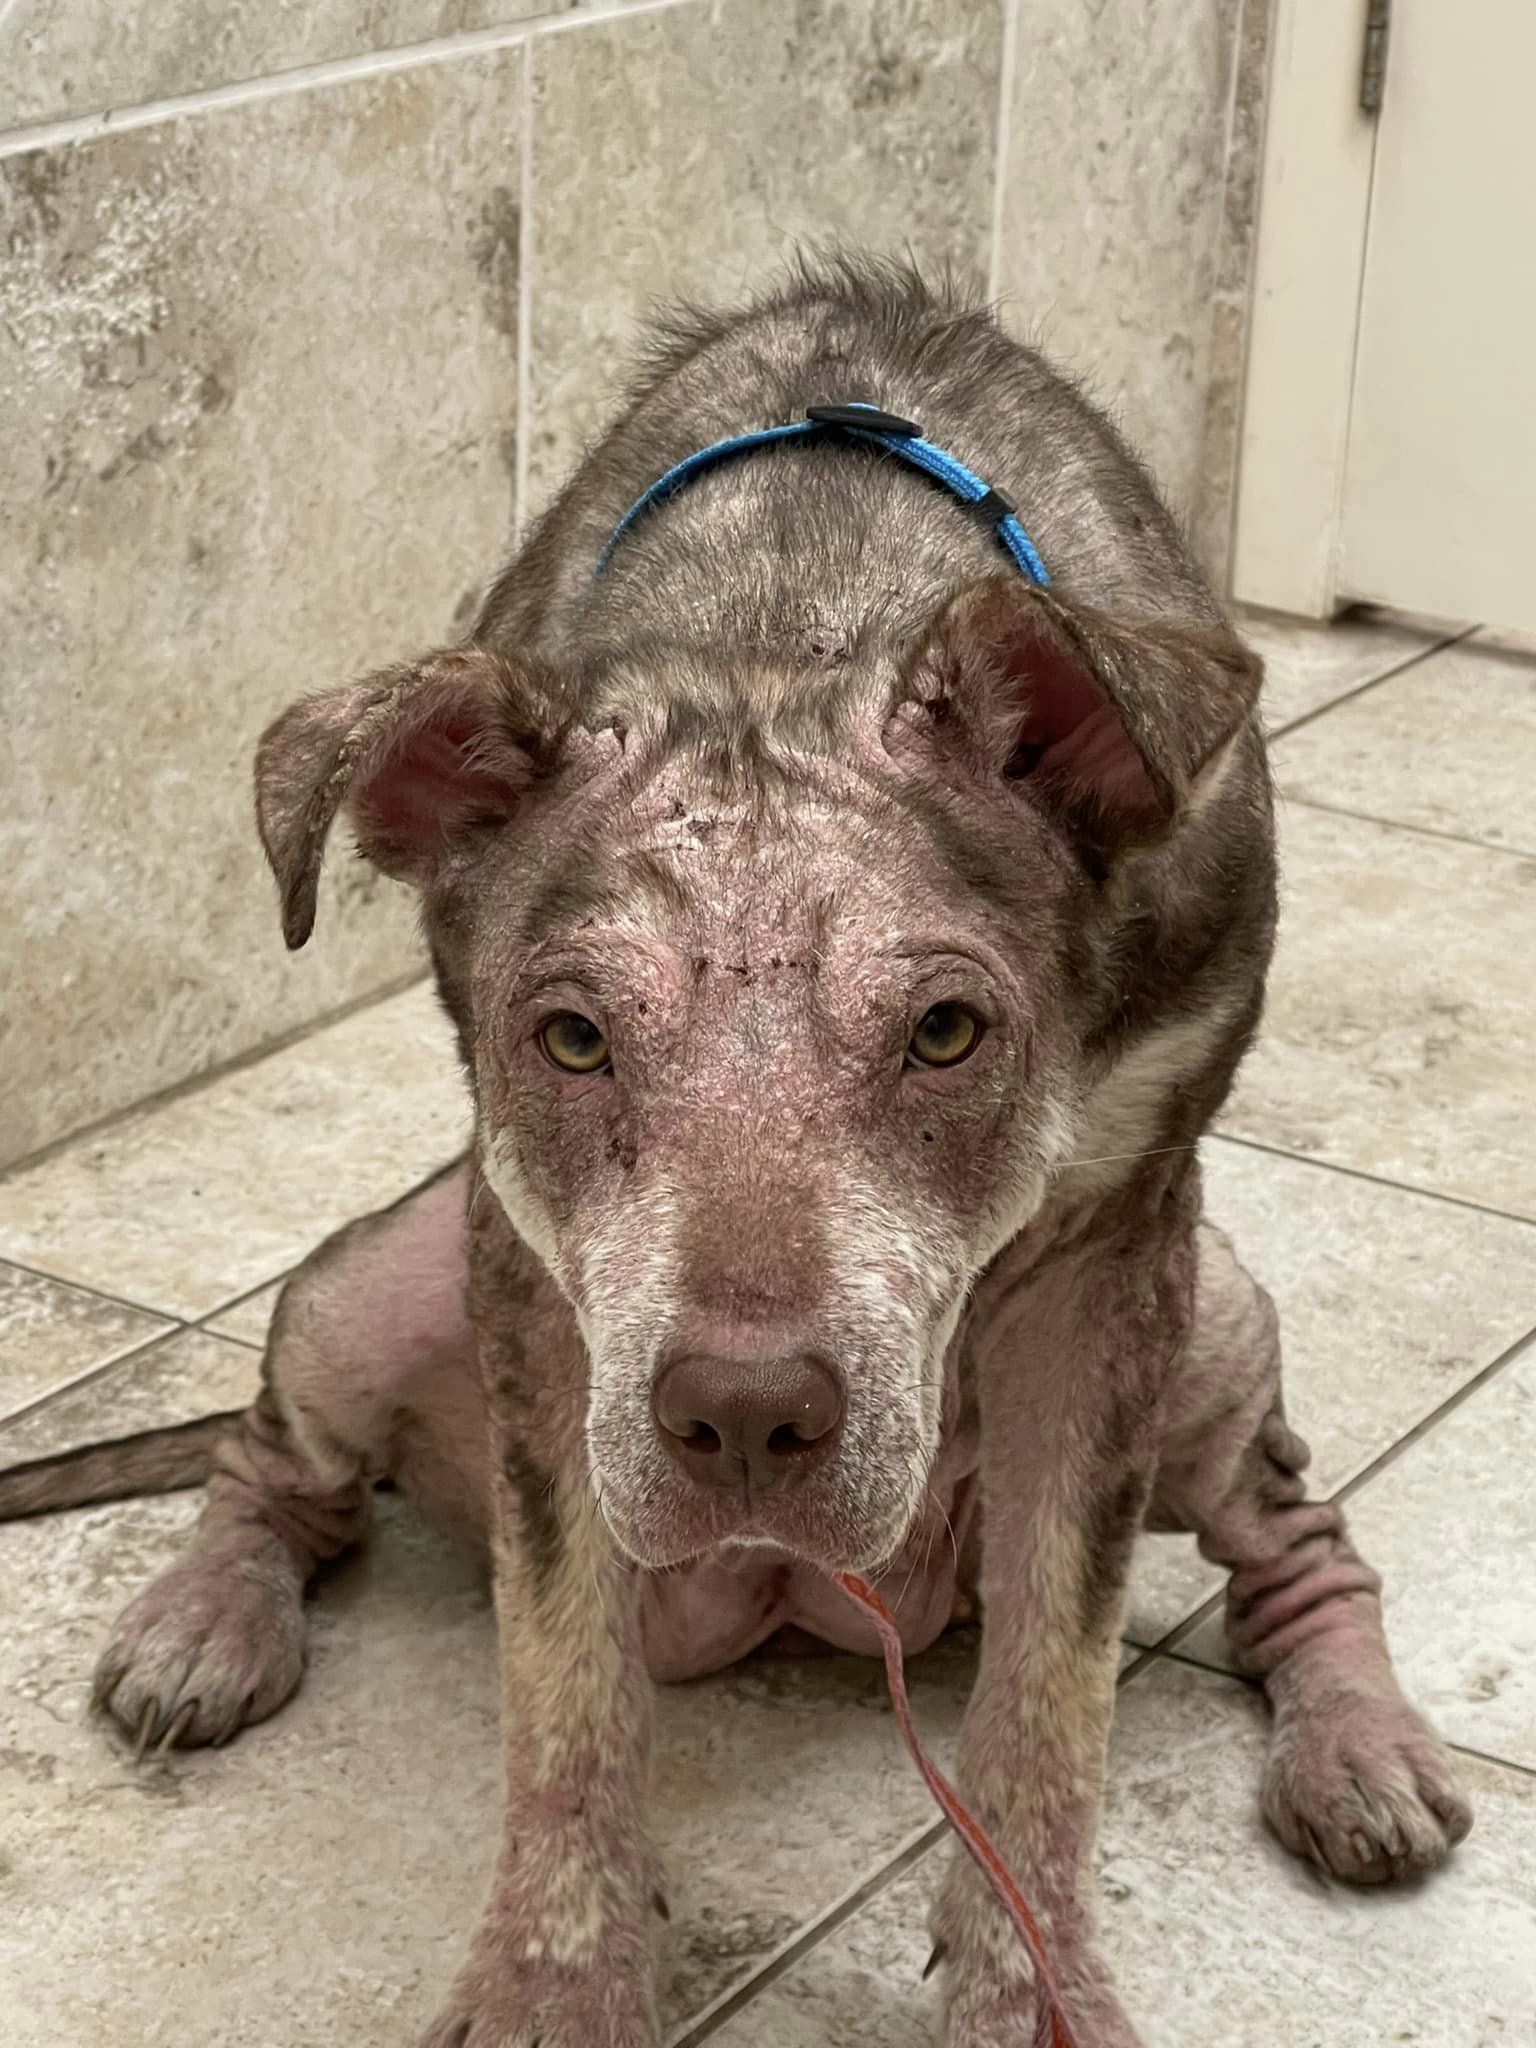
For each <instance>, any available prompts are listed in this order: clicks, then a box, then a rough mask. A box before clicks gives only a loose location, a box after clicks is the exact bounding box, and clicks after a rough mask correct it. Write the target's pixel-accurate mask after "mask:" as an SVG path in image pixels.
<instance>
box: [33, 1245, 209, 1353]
mask: <svg viewBox="0 0 1536 2048" xmlns="http://www.w3.org/2000/svg"><path fill="white" fill-rule="evenodd" d="M0 1266H9V1267H11V1269H12V1270H13V1271H14V1272H17V1273H25V1274H27V1275H28V1276H29V1277H30V1278H31V1279H33V1280H43V1281H46V1282H47V1284H48V1285H49V1286H50V1287H62V1288H64V1289H66V1290H67V1291H69V1292H72V1293H75V1294H89V1295H91V1296H92V1297H93V1298H94V1299H95V1300H97V1301H101V1302H106V1303H108V1304H110V1306H111V1307H113V1308H125V1309H128V1310H130V1311H131V1312H132V1313H133V1314H134V1315H136V1316H158V1317H159V1318H160V1320H161V1321H162V1322H166V1323H182V1322H185V1321H186V1318H185V1317H184V1316H180V1315H178V1314H177V1313H176V1311H175V1309H173V1308H151V1307H150V1305H149V1303H148V1302H147V1301H135V1300H133V1298H132V1297H131V1296H129V1295H126V1294H116V1293H114V1292H113V1290H112V1289H111V1288H110V1287H97V1286H95V1285H94V1284H93V1283H92V1282H91V1281H89V1280H66V1279H64V1278H63V1276H62V1275H61V1274H58V1273H50V1272H49V1271H48V1269H47V1268H46V1266H34V1265H32V1264H31V1263H30V1262H29V1261H28V1260H26V1259H15V1258H12V1257H11V1256H10V1255H9V1254H8V1253H7V1252H6V1251H5V1250H4V1249H3V1248H0ZM162 1334H163V1333H162Z"/></svg>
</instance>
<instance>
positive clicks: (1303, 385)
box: [1234, 0, 1536, 633]
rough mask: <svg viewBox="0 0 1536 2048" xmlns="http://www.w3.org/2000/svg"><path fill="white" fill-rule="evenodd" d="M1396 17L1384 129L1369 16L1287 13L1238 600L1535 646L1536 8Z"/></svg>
mask: <svg viewBox="0 0 1536 2048" xmlns="http://www.w3.org/2000/svg"><path fill="white" fill-rule="evenodd" d="M1382 11H1383V10H1381V9H1380V8H1379V7H1378V9H1377V10H1375V14H1376V16H1377V18H1379V15H1380V13H1381V12H1382ZM1385 11H1386V12H1387V13H1388V16H1389V23H1390V29H1389V40H1388V44H1387V56H1386V65H1385V74H1384V81H1383V88H1382V96H1381V106H1380V111H1379V113H1377V114H1375V115H1374V116H1373V115H1371V114H1369V113H1367V112H1365V111H1362V109H1361V107H1360V105H1359V91H1360V52H1361V49H1362V47H1363V43H1364V39H1365V31H1366V27H1367V23H1368V20H1369V19H1370V18H1371V17H1372V12H1373V11H1372V10H1371V9H1370V7H1369V5H1368V0H1281V4H1280V7H1279V10H1278V14H1277V20H1276V37H1277V41H1276V50H1275V73H1274V96H1273V97H1272V101H1271V113H1272V118H1273V121H1274V123H1275V124H1276V126H1275V127H1274V128H1273V130H1272V132H1271V134H1270V136H1269V138H1268V140H1267V143H1266V163H1265V189H1264V196H1263V201H1262V210H1261V216H1260V221H1261V225H1260V243H1259V256H1258V277H1257V284H1258V295H1257V298H1256V305H1255V327H1254V336H1253V351H1252V357H1251V377H1250V384H1249V391H1248V414H1247V419H1246V422H1245V442H1244V465H1243V470H1242V474H1241V477H1240V483H1239V510H1238V525H1237V547H1236V551H1235V570H1234V587H1235V589H1236V593H1237V595H1239V596H1251V597H1252V598H1253V600H1254V601H1256V602H1259V603H1269V604H1277V605H1279V606H1280V607H1281V608H1282V609H1287V610H1298V611H1309V612H1313V613H1315V614H1325V613H1326V612H1327V611H1329V610H1330V609H1332V608H1333V607H1334V606H1335V605H1337V604H1341V603H1345V602H1348V601H1349V600H1352V599H1367V600H1371V601H1374V602H1378V603H1382V604H1387V605H1392V606H1395V607H1397V608H1399V609H1401V610H1405V611H1414V612H1429V613H1432V614H1436V615H1439V616H1443V617H1445V618H1449V619H1456V620H1477V621H1481V622H1486V623H1490V624H1495V625H1499V626H1505V627H1512V628H1515V629H1518V630H1521V631H1527V632H1532V633H1536V156H1533V152H1532V146H1531V126H1532V116H1531V91H1532V81H1533V80H1536V0H1391V5H1390V9H1388V10H1385ZM1330 16H1331V21H1326V18H1327V17H1330ZM1324 66H1326V67H1327V69H1328V72H1329V74H1330V75H1328V76H1326V77H1324V76H1320V75H1319V73H1320V71H1321V69H1322V68H1323V67H1324ZM1272 197H1273V198H1274V201H1275V205H1274V212H1273V217H1272V218H1271V214H1270V206H1271V199H1272ZM1271 227H1273V229H1274V231H1275V234H1276V235H1277V237H1278V243H1277V245H1276V246H1275V247H1273V248H1272V247H1270V246H1269V234H1270V229H1271ZM1277 262H1278V265H1279V267H1278V268H1276V263H1277ZM1351 288H1352V289H1353V293H1354V303H1353V304H1351V303H1350V299H1349V294H1350V291H1351ZM1319 347H1320V348H1321V354H1320V355H1317V354H1316V351H1317V350H1318V349H1319ZM1309 351H1312V352H1314V358H1315V359H1313V360H1310V361H1309V360H1307V357H1308V352H1309ZM1260 408H1263V409H1264V411H1265V412H1266V413H1267V415H1268V417H1260V410H1259V409H1260ZM1298 434H1299V437H1300V440H1299V445H1298V443H1297V441H1296V439H1295V438H1294V437H1296V436H1297V435H1298ZM1287 441H1289V442H1290V445H1289V447H1287V445H1286V444H1287ZM1266 490H1267V491H1269V492H1270V493H1271V494H1272V496H1271V501H1270V503H1269V504H1267V505H1266V506H1264V507H1263V508H1262V509H1261V508H1260V507H1259V506H1258V505H1257V503H1256V496H1257V494H1260V493H1263V492H1265V491H1266ZM1276 492H1278V496H1275V495H1273V494H1274V493H1276ZM1245 586H1246V587H1245Z"/></svg>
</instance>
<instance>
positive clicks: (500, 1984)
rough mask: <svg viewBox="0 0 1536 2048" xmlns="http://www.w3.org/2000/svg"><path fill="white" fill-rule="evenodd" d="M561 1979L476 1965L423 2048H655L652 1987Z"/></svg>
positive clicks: (598, 1977) (597, 1978)
mask: <svg viewBox="0 0 1536 2048" xmlns="http://www.w3.org/2000/svg"><path fill="white" fill-rule="evenodd" d="M561 1976H562V1979H563V1981H559V1982H554V1981H552V1980H551V1978H550V1977H549V1976H547V1975H546V1974H545V1973H544V1972H542V1971H540V1972H518V1973H515V1974H512V1975H500V1976H497V1975H492V1974H491V1973H489V1972H484V1971H480V1970H476V1969H475V1968H474V1967H473V1966H471V1968H470V1969H469V1970H468V1971H466V1972H465V1974H464V1976H463V1977H461V1978H460V1980H459V1982H458V1984H457V1985H455V1987H454V1990H453V1993H452V1995H451V1996H450V1998H449V2001H448V2005H447V2009H446V2010H445V2011H444V2012H443V2013H442V2015H441V2016H440V2017H439V2018H438V2019H437V2020H435V2021H434V2022H433V2024H432V2025H431V2026H430V2027H429V2028H428V2029H427V2031H426V2033H425V2034H424V2035H423V2036H422V2039H421V2043H420V2048H657V2044H658V2042H659V2040H660V2036H659V2034H658V2032H657V2028H656V2019H655V2015H654V2012H653V2010H652V2005H651V2000H650V1995H649V1988H648V1987H643V1988H642V1987H637V1986H635V1985H632V1984H628V1983H625V1982H623V1981H621V1980H620V1979H618V1978H613V1977H605V1976H604V1975H603V1974H602V1973H599V1972H591V1973H588V1972H582V1973H581V1974H580V1975H577V1976H571V1975H568V1974H567V1973H561Z"/></svg>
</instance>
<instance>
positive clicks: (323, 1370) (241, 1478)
mask: <svg viewBox="0 0 1536 2048" xmlns="http://www.w3.org/2000/svg"><path fill="white" fill-rule="evenodd" d="M467 1185H468V1169H467V1167H465V1166H457V1167H454V1168H452V1169H451V1170H450V1171H449V1172H447V1173H445V1174H443V1175H440V1176H439V1177H438V1178H437V1179H436V1180H434V1181H432V1182H431V1183H429V1185H428V1186H426V1187H425V1188H422V1189H420V1190H418V1191H417V1192H416V1193H415V1194H413V1195H410V1196H408V1197H407V1198H406V1199H405V1200H404V1201H402V1202H400V1203H398V1204H396V1205H395V1206H394V1207H393V1208H391V1209H388V1210H384V1211H382V1212H380V1213H379V1214H377V1215H374V1216H368V1217H364V1218H363V1219H362V1220H361V1221H360V1222H357V1223H354V1224H351V1225H349V1226H348V1227H347V1228H346V1229H345V1230H343V1231H340V1232H339V1233H338V1234H337V1235H336V1236H335V1237H332V1238H330V1239H329V1240H328V1241H327V1242H326V1243H325V1244H323V1245H322V1246H321V1247H320V1248H319V1249H318V1250H317V1251H316V1252H314V1253H313V1254H312V1255H311V1256H310V1257H309V1258H308V1259H307V1260H306V1261H305V1262H304V1264H303V1265H302V1266H300V1267H299V1268H298V1270H297V1271H296V1272H295V1273H294V1274H293V1276H292V1278H291V1279H290V1280H289V1281H288V1283H287V1285H286V1287H285V1288H284V1289H283V1292H282V1296H281V1298H280V1300H279V1303H278V1307H277V1311H276V1314H275V1315H274V1317H273V1322H272V1330H271V1335H270V1337H269V1338H268V1341H267V1352H266V1359H265V1363H264V1368H263V1385H262V1389H261V1392H260V1394H259V1395H258V1396H257V1399H256V1401H255V1403H254V1404H253V1406H252V1407H251V1408H250V1409H249V1410H248V1411H247V1412H246V1413H245V1415H244V1416H242V1417H241V1418H240V1420H239V1421H238V1422H237V1423H236V1424H235V1425H234V1426H233V1428H232V1429H231V1430H230V1432H229V1433H228V1435H227V1436H226V1437H225V1438H224V1439H223V1441H222V1442H221V1443H220V1445H219V1446H218V1448H217V1449H216V1450H215V1452H214V1454H213V1470H212V1473H211V1475H210V1477H209V1481H208V1491H207V1502H206V1505H205V1507H204V1509H203V1513H202V1517H201V1519H200V1521H199V1522H198V1525H197V1530H196V1533H195V1534H194V1536H193V1538H192V1541H191V1544H190V1546H189V1548H188V1550H187V1552H186V1554H185V1556H183V1557H182V1558H181V1559H180V1560H179V1561H178V1562H177V1563H176V1564H174V1565H173V1566H172V1567H171V1568H170V1570H169V1571H167V1572H165V1573H164V1574H163V1575H162V1576H161V1577H160V1578H159V1579H157V1580H156V1581H155V1582H154V1584H153V1585H151V1586H149V1587H148V1588H147V1589H146V1591H144V1592H143V1593H141V1594H140V1595H139V1596H138V1598H137V1599H136V1600H134V1601H133V1602H132V1604H131V1605H130V1606H129V1607H128V1608H127V1609H126V1610H125V1611H124V1613H123V1614H122V1615H121V1617H120V1618H119V1620H118V1622H117V1625H116V1627H115V1628H114V1630H113V1632H112V1636H111V1638H110V1640H109V1642H108V1644H107V1647H106V1650H105V1651H104V1653H103V1655H102V1658H101V1661H100V1664H99V1665H98V1668H97V1673H96V1700H97V1703H98V1705H100V1706H102V1707H104V1708H106V1709H107V1710H109V1711H110V1712H111V1713H112V1715H113V1716H114V1717H115V1718H116V1719H117V1720H118V1721H119V1722H120V1723H121V1724H122V1726H123V1727H124V1728H125V1729H126V1730H127V1731H128V1733H129V1735H130V1736H131V1737H132V1738H133V1739H134V1741H135V1742H136V1744H137V1746H138V1749H139V1751H140V1753H141V1754H142V1753H143V1752H144V1751H145V1750H146V1749H149V1748H151V1747H156V1746H158V1747H162V1748H174V1747H178V1746H181V1747H185V1746H189V1745H192V1744H197V1743H209V1742H222V1741H225V1740H226V1739H227V1738H228V1737H229V1736H231V1735H233V1734H234V1733H235V1732H236V1730H237V1729H239V1728H241V1727H243V1726H244V1725H245V1724H246V1723H247V1722H251V1721H259V1720H262V1719H264V1718H265V1716H267V1715H268V1714H271V1713H274V1712H275V1711H276V1709H277V1708H278V1707H280V1706H281V1705H282V1704H283V1702H284V1700H286V1699H287V1698H288V1697H289V1695H290V1694H291V1693H292V1692H293V1690H294V1688H295V1687H296V1686H297V1685H298V1683H299V1679H300V1677H301V1675H302V1672H303V1668H304V1640H305V1618H304V1606H303V1596H304V1588H305V1586H306V1584H307V1582H308V1581H309V1579H310V1577H311V1576H312V1574H313V1573H314V1571H315V1569H316V1567H317V1566H318V1565H319V1564H320V1563H322V1562H323V1561H324V1560H326V1559H329V1558H334V1557H337V1556H339V1555H340V1553H341V1552H342V1551H344V1550H346V1549H347V1548H349V1547H350V1546H351V1545H353V1544H355V1543H357V1542H358V1541H359V1540H360V1539H361V1537H362V1535H363V1533H364V1530H365V1528H366V1526H367V1520H368V1506H369V1496H370V1492H371V1489H372V1486H373V1483H374V1482H375V1481H376V1480H378V1479H381V1478H384V1477H386V1476H392V1475H394V1474H395V1473H396V1471H397V1469H399V1468H400V1467H401V1466H402V1465H404V1466H410V1465H412V1464H419V1463H421V1462H422V1461H423V1449H424V1446H425V1447H426V1449H427V1451H428V1461H429V1462H430V1461H431V1460H430V1439H431V1429H430V1426H428V1427H425V1428H424V1427H423V1420H424V1418H423V1417H422V1415H421V1414H420V1413H419V1411H418V1409H417V1406H416V1404H415V1402H414V1400H413V1395H414V1394H415V1393H416V1392H417V1391H418V1390H419V1388H420V1387H421V1385H422V1383H423V1381H424V1380H435V1381H436V1382H437V1384H438V1386H439V1387H440V1388H442V1389H444V1390H445V1392H444V1395H440V1397H439V1401H440V1405H443V1403H444V1399H445V1397H446V1405H447V1406H448V1407H449V1408H450V1409H451V1407H452V1397H451V1396H446V1389H448V1388H457V1389H459V1390H461V1391H462V1390H463V1389H466V1388H467V1389H469V1390H470V1391H469V1398H470V1399H478V1393H477V1383H476V1381H475V1375H474V1371H473V1351H472V1345H471V1342H470V1336H469V1328H468V1323H467V1321H466V1317H465V1308H464V1290H465V1276H466V1264H465V1260H466V1232H465V1205H466V1200H467ZM427 1421H428V1425H430V1418H427ZM435 1462H437V1463H439V1464H441V1463H442V1462H443V1461H442V1460H441V1459H438V1460H436V1461H435ZM482 1484H483V1482H482V1481H481V1480H480V1479H479V1475H478V1474H476V1473H474V1472H473V1471H471V1472H469V1473H467V1474H465V1475H464V1480H463V1485H464V1489H465V1492H466V1494H467V1495H469V1496H471V1497H472V1496H473V1495H474V1494H475V1493H476V1492H477V1491H478V1490H479V1487H480V1486H481V1485H482ZM471 1509H472V1499H471ZM463 1519H465V1520H471V1521H472V1520H473V1514H472V1511H471V1512H468V1513H466V1514H465V1515H464V1517H463Z"/></svg>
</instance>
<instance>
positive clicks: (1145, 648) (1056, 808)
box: [905, 578, 1263, 857]
mask: <svg viewBox="0 0 1536 2048" xmlns="http://www.w3.org/2000/svg"><path fill="white" fill-rule="evenodd" d="M1262 674H1263V670H1262V665H1261V664H1260V662H1259V660H1258V658H1257V656H1255V655H1253V654H1250V653H1249V651H1248V649H1247V648H1245V647H1244V646H1243V644H1242V642H1241V641H1240V640H1239V639H1238V638H1237V636H1236V634H1235V633H1233V632H1232V631H1231V629H1230V628H1229V627H1227V626H1225V625H1221V624H1217V625H1207V624H1202V623H1192V622H1189V621H1180V620H1176V619H1150V620H1145V621H1142V622H1140V623H1138V624H1136V625H1133V626H1128V625H1122V624H1120V623H1119V622H1118V621H1116V620H1114V619H1111V618H1109V617H1108V616H1107V615H1105V614H1103V613H1100V612H1095V611H1092V610H1090V609H1088V608H1087V607H1085V606H1079V605H1076V604H1071V603H1068V602H1066V601H1064V600H1063V599H1061V598H1060V597H1058V596H1056V595H1055V594H1053V593H1052V592H1049V591H1042V590H1037V589H1034V588H1033V587H1031V586H1030V585H1028V584H1025V583H1023V582H1020V581H1018V580H1015V579H1006V578H994V579H989V580H988V581H987V582H985V583H978V584H973V585H972V586H971V587H970V588H969V589H968V590H964V591H962V592H961V593H960V595H959V596H958V597H956V598H954V599H952V600H951V602H950V603H949V604H948V605H947V606H946V607H945V609H944V610H943V611H942V612H941V613H940V614H939V616H938V618H937V619H936V620H935V622H934V624H933V627H932V628H931V630H930V632H929V635H928V637H927V639H926V641H925V642H924V644H923V646H922V647H921V649H920V650H919V653H918V655H917V658H916V660H915V662H914V664H913V666H912V669H911V671H910V672H909V675H908V678H907V684H906V690H905V695H906V697H907V699H908V701H909V702H914V703H915V704H916V705H917V706H919V707H921V708H922V709H923V710H925V711H926V712H927V713H928V714H929V715H930V716H931V717H933V718H934V719H935V720H937V721H938V722H939V723H940V724H941V725H942V726H944V727H946V728H947V729H948V730H950V731H951V732H952V733H955V734H957V736H959V737H960V738H961V739H962V741H963V744H964V745H965V747H966V750H967V752H968V753H969V755H970V756H971V759H972V761H973V764H974V765H975V767H976V768H977V769H979V770H980V771H981V772H982V773H985V774H990V775H995V776H1000V777H1001V778H1002V779H1003V780H1005V781H1006V782H1008V783H1011V784H1013V785H1015V786H1016V787H1017V788H1018V791H1019V794H1020V795H1021V796H1022V797H1025V798H1027V799H1028V800H1030V801H1031V802H1033V803H1034V804H1036V805H1037V806H1038V807H1039V808H1040V809H1042V810H1043V811H1045V812H1046V813H1047V815H1048V816H1050V817H1051V818H1052V819H1053V820H1054V821H1055V822H1056V823H1057V824H1059V826H1060V827H1061V828H1062V829H1063V830H1064V831H1065V832H1067V833H1068V834H1069V836H1070V837H1071V838H1072V839H1073V840H1074V841H1075V842H1077V843H1078V844H1079V845H1081V846H1082V847H1083V848H1084V849H1085V850H1091V851H1093V852H1094V853H1095V854H1097V855H1099V856H1105V857H1107V856H1109V855H1112V854H1113V853H1115V852H1116V851H1118V850H1119V849H1120V848H1121V847H1123V846H1125V845H1127V844H1131V843H1134V842H1137V841H1143V842H1144V841H1148V840H1153V839H1157V838H1159V837H1161V836H1162V835H1163V834H1164V833H1166V832H1167V831H1168V830H1170V829H1171V828H1172V827H1173V826H1174V825H1175V824H1176V823H1177V821H1178V819H1179V817H1180V815H1181V813H1183V812H1184V811H1185V810H1186V809H1187V807H1188V806H1189V805H1190V804H1191V803H1192V802H1193V801H1194V800H1195V799H1196V798H1197V797H1198V796H1199V794H1200V793H1201V790H1202V788H1203V786H1204V785H1206V784H1207V783H1208V782H1209V780H1210V779H1211V778H1212V777H1214V776H1215V775H1216V774H1219V772H1220V768H1221V765H1222V763H1223V761H1224V759H1225V756H1226V750H1227V748H1228V745H1229V743H1230V742H1231V740H1232V739H1233V737H1234V736H1235V735H1236V733H1237V732H1238V731H1239V730H1240V729H1241V728H1242V727H1243V726H1245V725H1246V724H1247V723H1248V722H1249V720H1250V719H1251V718H1252V717H1253V715H1254V710H1255V707H1256V705H1257V703H1258V694H1259V683H1260V680H1261V677H1262Z"/></svg>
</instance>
